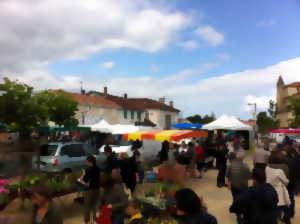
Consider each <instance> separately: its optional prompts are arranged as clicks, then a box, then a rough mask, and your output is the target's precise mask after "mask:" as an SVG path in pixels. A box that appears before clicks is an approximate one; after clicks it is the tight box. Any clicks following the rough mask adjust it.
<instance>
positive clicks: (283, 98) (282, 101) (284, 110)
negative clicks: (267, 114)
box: [277, 76, 300, 128]
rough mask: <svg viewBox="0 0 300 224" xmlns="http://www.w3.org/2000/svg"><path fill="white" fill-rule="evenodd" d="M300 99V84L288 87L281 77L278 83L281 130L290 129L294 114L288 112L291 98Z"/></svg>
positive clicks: (294, 83) (296, 83)
mask: <svg viewBox="0 0 300 224" xmlns="http://www.w3.org/2000/svg"><path fill="white" fill-rule="evenodd" d="M291 96H293V97H299V99H300V82H293V83H291V84H288V85H286V84H285V83H284V81H283V79H282V77H281V76H280V77H279V79H278V82H277V107H278V114H277V118H278V119H279V121H280V128H289V127H290V120H291V119H292V118H293V114H292V113H291V112H289V111H288V105H289V100H288V98H289V97H291Z"/></svg>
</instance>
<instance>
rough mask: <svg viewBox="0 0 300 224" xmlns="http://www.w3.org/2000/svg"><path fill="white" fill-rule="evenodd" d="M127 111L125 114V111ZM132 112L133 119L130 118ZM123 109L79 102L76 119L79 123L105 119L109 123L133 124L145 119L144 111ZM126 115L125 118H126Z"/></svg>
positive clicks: (93, 122) (90, 122)
mask: <svg viewBox="0 0 300 224" xmlns="http://www.w3.org/2000/svg"><path fill="white" fill-rule="evenodd" d="M126 111H127V116H125V113H126ZM132 113H133V119H132V116H131V115H132ZM138 114H139V112H137V111H129V110H123V109H122V108H107V107H103V106H101V105H88V104H79V105H78V111H77V113H76V119H78V121H79V124H80V125H82V124H95V123H97V122H99V121H100V120H101V119H105V120H106V121H107V122H108V123H110V124H134V123H135V122H138V121H143V120H144V119H145V113H143V112H140V116H141V117H140V120H139V117H138V116H139V115H138ZM126 117H127V118H126Z"/></svg>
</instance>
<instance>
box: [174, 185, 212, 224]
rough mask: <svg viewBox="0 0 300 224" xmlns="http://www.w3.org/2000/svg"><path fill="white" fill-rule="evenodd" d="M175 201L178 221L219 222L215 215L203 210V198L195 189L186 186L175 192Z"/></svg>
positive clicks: (183, 223) (183, 222)
mask: <svg viewBox="0 0 300 224" xmlns="http://www.w3.org/2000/svg"><path fill="white" fill-rule="evenodd" d="M175 201H176V208H177V215H176V219H177V220H178V223H180V224H181V223H182V224H185V223H189V224H198V223H201V224H217V220H216V218H215V217H214V216H212V215H210V214H208V213H206V212H204V211H202V209H201V208H202V204H201V200H200V198H199V197H198V195H197V194H196V193H195V192H194V191H193V190H191V189H189V188H184V189H181V190H179V191H177V192H176V193H175Z"/></svg>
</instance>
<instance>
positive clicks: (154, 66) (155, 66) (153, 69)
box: [151, 65, 160, 72]
mask: <svg viewBox="0 0 300 224" xmlns="http://www.w3.org/2000/svg"><path fill="white" fill-rule="evenodd" d="M151 70H152V72H159V70H160V68H159V67H158V66H157V65H151Z"/></svg>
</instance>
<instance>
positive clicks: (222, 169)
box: [216, 144, 228, 188]
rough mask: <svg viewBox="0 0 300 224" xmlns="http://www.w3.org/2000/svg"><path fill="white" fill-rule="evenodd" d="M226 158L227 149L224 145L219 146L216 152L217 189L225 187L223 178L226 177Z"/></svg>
mask: <svg viewBox="0 0 300 224" xmlns="http://www.w3.org/2000/svg"><path fill="white" fill-rule="evenodd" d="M227 156H228V149H227V148H226V145H224V144H220V145H219V146H218V150H217V152H216V160H217V168H218V170H219V173H218V177H217V186H218V187H219V188H221V187H224V186H226V184H225V176H226V169H227Z"/></svg>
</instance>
